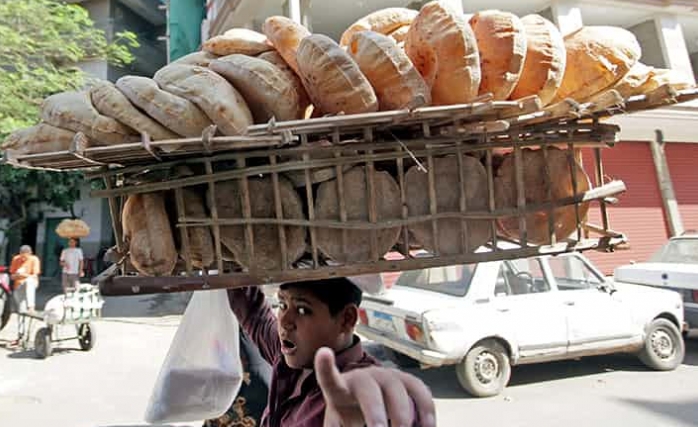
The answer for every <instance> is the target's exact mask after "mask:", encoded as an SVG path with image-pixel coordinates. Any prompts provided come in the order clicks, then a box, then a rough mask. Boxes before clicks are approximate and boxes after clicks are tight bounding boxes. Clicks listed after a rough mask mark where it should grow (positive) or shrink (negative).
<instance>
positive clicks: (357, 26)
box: [339, 7, 417, 46]
mask: <svg viewBox="0 0 698 427" xmlns="http://www.w3.org/2000/svg"><path fill="white" fill-rule="evenodd" d="M416 16H417V11H416V10H412V9H407V8H404V7H388V8H385V9H380V10H377V11H375V12H372V13H369V14H368V15H366V16H364V17H363V18H361V19H359V20H358V21H356V22H354V23H353V24H352V25H350V26H349V28H347V29H346V30H345V31H344V33H342V37H341V38H340V40H339V45H340V46H348V45H349V43H351V38H352V37H353V36H354V34H356V33H360V32H362V31H373V32H376V33H380V34H383V35H388V34H390V33H392V32H393V31H395V30H397V29H398V28H400V27H403V26H405V25H410V23H411V22H412V21H413V20H414V18H415V17H416Z"/></svg>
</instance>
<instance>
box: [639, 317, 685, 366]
mask: <svg viewBox="0 0 698 427" xmlns="http://www.w3.org/2000/svg"><path fill="white" fill-rule="evenodd" d="M685 353H686V347H685V345H684V342H683V337H682V336H681V332H680V331H679V329H678V328H677V327H676V325H674V324H673V323H672V322H671V321H669V320H667V319H655V320H653V321H652V323H650V326H649V328H647V334H646V336H645V345H644V347H643V348H642V350H640V352H639V353H638V357H639V358H640V360H641V361H642V363H644V364H645V365H647V366H648V367H650V368H652V369H656V370H658V371H671V370H674V369H676V368H677V367H678V366H679V365H680V364H681V362H683V358H684V355H685Z"/></svg>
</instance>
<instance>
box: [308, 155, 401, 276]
mask: <svg viewBox="0 0 698 427" xmlns="http://www.w3.org/2000/svg"><path fill="white" fill-rule="evenodd" d="M374 177H375V178H374V186H375V194H376V198H375V203H376V205H375V206H376V216H377V218H376V220H388V219H399V218H400V216H401V213H402V206H401V202H400V188H399V187H398V185H397V183H396V182H395V180H394V179H393V178H392V177H391V176H390V174H389V173H388V172H384V171H376V172H375V175H374ZM342 178H343V187H344V201H345V202H344V203H345V206H346V214H347V220H349V221H368V220H369V216H368V212H369V210H368V200H369V199H368V192H367V184H366V180H367V177H366V170H365V168H364V167H363V166H357V167H354V168H352V169H351V170H349V171H348V172H346V173H344V174H343V176H342ZM337 182H338V181H337V180H336V179H334V180H332V181H326V182H323V183H322V184H320V187H319V188H318V192H317V198H316V200H315V217H316V218H317V219H326V220H334V221H339V220H340V219H341V218H340V209H339V193H338V190H337V186H338V185H337ZM400 229H401V227H399V226H398V227H390V228H382V229H380V230H376V232H375V233H376V249H377V252H378V254H377V255H378V256H379V257H380V256H383V255H384V254H385V253H386V252H388V251H389V250H390V248H392V247H393V245H394V244H395V243H396V242H397V240H398V238H399V236H400ZM343 233H346V243H347V245H346V247H343V242H342V234H343ZM316 239H317V245H318V248H319V249H320V251H322V253H323V254H325V255H327V256H328V257H329V258H331V259H332V260H334V261H336V262H340V263H350V262H364V261H370V260H371V232H370V231H368V230H345V231H342V230H341V229H338V228H318V229H317V232H316Z"/></svg>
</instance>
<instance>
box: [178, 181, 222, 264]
mask: <svg viewBox="0 0 698 427" xmlns="http://www.w3.org/2000/svg"><path fill="white" fill-rule="evenodd" d="M205 194H206V192H205V191H198V190H196V189H194V188H191V187H187V188H183V189H182V198H183V199H184V215H185V216H186V217H187V219H202V220H204V219H207V218H209V215H208V214H207V213H206V205H205V204H204V197H203V196H204V195H205ZM187 237H188V240H189V255H190V256H191V263H192V266H194V267H195V268H205V267H208V266H210V265H211V264H213V261H214V260H215V256H214V251H215V248H214V246H213V245H214V242H213V235H212V234H211V227H210V226H208V225H204V226H200V227H187ZM180 254H181V255H182V258H184V257H185V254H184V246H181V250H180Z"/></svg>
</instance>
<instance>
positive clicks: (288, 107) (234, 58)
mask: <svg viewBox="0 0 698 427" xmlns="http://www.w3.org/2000/svg"><path fill="white" fill-rule="evenodd" d="M209 68H210V69H211V70H213V71H215V72H216V73H218V74H220V75H221V76H223V77H224V78H225V79H226V80H228V81H229V82H230V83H231V84H232V85H233V86H234V87H235V88H237V90H238V91H239V92H240V94H242V97H243V98H244V99H245V101H246V102H247V104H248V105H249V107H250V110H251V112H252V117H253V118H254V122H255V123H266V122H268V121H269V120H270V119H271V118H272V117H274V118H275V119H276V120H277V121H284V120H296V119H300V118H302V114H303V112H304V111H305V109H304V108H301V97H302V95H301V94H299V93H298V90H297V87H296V86H295V85H294V84H293V83H294V82H293V80H289V79H288V75H287V74H286V73H284V72H283V71H281V70H280V69H279V68H277V67H276V66H275V65H273V64H272V63H271V62H269V61H265V60H264V59H260V58H255V57H252V56H247V55H228V56H224V57H221V58H219V59H216V60H215V61H213V62H211V64H210V65H209Z"/></svg>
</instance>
